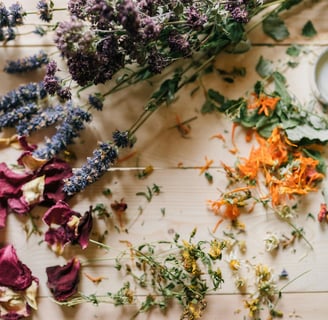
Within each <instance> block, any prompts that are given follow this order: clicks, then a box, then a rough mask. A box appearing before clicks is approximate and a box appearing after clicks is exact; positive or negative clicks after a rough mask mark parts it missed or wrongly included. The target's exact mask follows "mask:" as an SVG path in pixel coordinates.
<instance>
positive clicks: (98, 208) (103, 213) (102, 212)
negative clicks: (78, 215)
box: [92, 203, 110, 218]
mask: <svg viewBox="0 0 328 320" xmlns="http://www.w3.org/2000/svg"><path fill="white" fill-rule="evenodd" d="M92 212H94V213H96V215H97V217H98V218H109V217H110V213H109V212H108V209H107V208H106V206H105V205H104V204H103V203H97V204H96V205H95V206H94V207H93V208H92Z"/></svg>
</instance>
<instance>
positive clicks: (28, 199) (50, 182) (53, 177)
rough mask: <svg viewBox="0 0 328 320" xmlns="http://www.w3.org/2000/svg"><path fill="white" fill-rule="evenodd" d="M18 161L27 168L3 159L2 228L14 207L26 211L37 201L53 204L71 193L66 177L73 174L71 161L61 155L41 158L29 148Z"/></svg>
mask: <svg viewBox="0 0 328 320" xmlns="http://www.w3.org/2000/svg"><path fill="white" fill-rule="evenodd" d="M18 164H20V165H22V166H25V172H20V173H17V172H14V171H13V170H11V169H9V168H8V167H7V165H6V164H5V163H0V228H2V227H4V226H5V223H6V218H7V215H8V213H9V211H10V210H11V211H13V212H16V213H19V214H24V213H27V212H28V211H30V210H31V208H32V207H33V206H34V205H37V204H41V205H46V206H50V205H53V204H55V203H56V202H57V201H59V200H64V199H65V198H66V197H67V195H66V193H64V191H63V185H64V182H63V180H64V179H65V178H68V177H70V176H71V175H72V169H71V167H70V166H69V164H68V163H67V162H65V161H64V160H60V159H57V158H54V159H51V160H47V161H46V162H45V161H43V160H40V161H39V160H38V159H36V158H34V157H33V156H32V154H31V152H30V151H26V152H24V153H23V154H22V155H21V157H20V158H19V159H18Z"/></svg>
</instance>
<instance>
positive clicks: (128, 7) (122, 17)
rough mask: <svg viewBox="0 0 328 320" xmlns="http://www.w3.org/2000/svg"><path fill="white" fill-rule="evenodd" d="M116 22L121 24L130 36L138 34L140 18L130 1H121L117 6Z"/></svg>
mask: <svg viewBox="0 0 328 320" xmlns="http://www.w3.org/2000/svg"><path fill="white" fill-rule="evenodd" d="M117 11H118V21H119V22H120V23H121V24H122V26H123V28H124V29H125V30H126V31H127V32H129V33H130V34H132V35H136V34H137V33H138V29H139V27H140V17H139V13H138V10H137V7H136V6H135V4H134V2H133V1H132V0H123V1H122V3H120V4H119V5H118V6H117Z"/></svg>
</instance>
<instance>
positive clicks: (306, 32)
mask: <svg viewBox="0 0 328 320" xmlns="http://www.w3.org/2000/svg"><path fill="white" fill-rule="evenodd" d="M317 33H318V32H317V30H316V29H315V28H314V25H313V23H312V22H311V21H310V20H309V21H308V22H307V23H306V24H305V25H304V27H303V29H302V35H303V36H304V37H307V38H312V37H314V36H315V35H316V34H317Z"/></svg>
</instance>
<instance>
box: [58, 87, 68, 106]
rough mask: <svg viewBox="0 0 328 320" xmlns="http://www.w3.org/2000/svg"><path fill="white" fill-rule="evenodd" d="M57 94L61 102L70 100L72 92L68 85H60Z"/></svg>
mask: <svg viewBox="0 0 328 320" xmlns="http://www.w3.org/2000/svg"><path fill="white" fill-rule="evenodd" d="M57 96H58V98H59V100H60V101H61V102H65V101H68V100H71V98H72V92H71V88H69V87H62V88H60V89H59V90H58V91H57Z"/></svg>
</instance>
